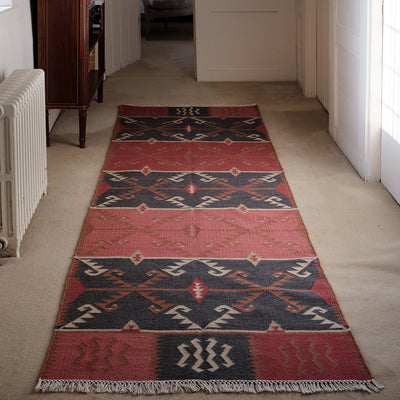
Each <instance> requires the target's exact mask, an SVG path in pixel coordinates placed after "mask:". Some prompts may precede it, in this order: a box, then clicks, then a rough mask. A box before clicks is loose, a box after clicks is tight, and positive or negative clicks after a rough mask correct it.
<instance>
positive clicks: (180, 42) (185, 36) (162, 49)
mask: <svg viewBox="0 0 400 400" xmlns="http://www.w3.org/2000/svg"><path fill="white" fill-rule="evenodd" d="M142 7H143V6H142ZM141 11H142V13H141V54H142V60H145V61H146V62H147V64H148V66H149V67H150V68H152V67H154V68H156V66H155V63H157V68H156V69H157V70H162V69H165V70H167V71H169V72H171V70H177V72H178V71H179V73H183V74H184V75H186V76H188V77H191V78H194V77H195V54H194V17H193V15H186V16H179V17H169V18H157V19H155V20H153V21H151V23H150V31H149V32H147V28H146V23H145V18H144V15H143V8H142V9H141Z"/></svg>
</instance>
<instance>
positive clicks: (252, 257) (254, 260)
mask: <svg viewBox="0 0 400 400" xmlns="http://www.w3.org/2000/svg"><path fill="white" fill-rule="evenodd" d="M247 259H248V260H249V261H250V262H251V263H252V264H253V265H254V266H255V267H257V265H258V263H259V262H260V260H261V258H260V257H258V255H257V254H256V253H253V252H251V253H250V254H249V256H248V257H247Z"/></svg>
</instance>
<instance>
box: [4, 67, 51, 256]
mask: <svg viewBox="0 0 400 400" xmlns="http://www.w3.org/2000/svg"><path fill="white" fill-rule="evenodd" d="M44 85H45V84H44V72H43V71H42V70H39V69H19V70H15V71H14V72H12V73H11V74H10V75H9V76H8V77H7V78H6V79H5V80H4V81H3V82H1V83H0V254H1V255H2V256H16V257H19V256H20V250H19V249H20V245H21V241H22V238H23V236H24V234H25V231H26V229H27V227H28V225H29V223H30V221H31V219H32V216H33V214H34V212H35V210H36V208H37V206H38V204H39V201H40V199H41V197H42V195H43V194H44V193H46V190H47V154H46V103H45V87H44Z"/></svg>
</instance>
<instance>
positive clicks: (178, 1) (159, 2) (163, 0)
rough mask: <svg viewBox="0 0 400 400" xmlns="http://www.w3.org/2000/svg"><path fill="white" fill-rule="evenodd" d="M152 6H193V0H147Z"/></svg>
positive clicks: (158, 7)
mask: <svg viewBox="0 0 400 400" xmlns="http://www.w3.org/2000/svg"><path fill="white" fill-rule="evenodd" d="M149 4H150V7H152V8H157V9H160V8H164V9H165V8H190V7H192V6H193V0H149Z"/></svg>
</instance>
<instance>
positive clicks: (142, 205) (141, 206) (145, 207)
mask: <svg viewBox="0 0 400 400" xmlns="http://www.w3.org/2000/svg"><path fill="white" fill-rule="evenodd" d="M148 209H149V207H147V205H146V204H144V203H142V204H141V205H140V206H139V207H137V208H136V210H138V211H139V213H140V214H144V213H145V212H146V211H147V210H148Z"/></svg>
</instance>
